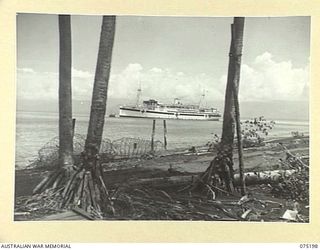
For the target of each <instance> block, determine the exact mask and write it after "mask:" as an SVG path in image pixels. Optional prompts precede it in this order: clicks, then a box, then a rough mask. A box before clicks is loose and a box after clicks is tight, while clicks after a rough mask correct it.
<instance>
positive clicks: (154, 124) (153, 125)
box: [151, 120, 156, 152]
mask: <svg viewBox="0 0 320 250" xmlns="http://www.w3.org/2000/svg"><path fill="white" fill-rule="evenodd" d="M155 131H156V120H153V121H152V134H151V152H154V135H155Z"/></svg>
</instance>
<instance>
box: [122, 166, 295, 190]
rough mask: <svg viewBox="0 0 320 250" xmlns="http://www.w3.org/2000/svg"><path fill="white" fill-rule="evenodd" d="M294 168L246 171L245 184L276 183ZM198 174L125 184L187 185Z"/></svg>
mask: <svg viewBox="0 0 320 250" xmlns="http://www.w3.org/2000/svg"><path fill="white" fill-rule="evenodd" d="M295 171H296V170H273V171H263V172H247V173H244V175H245V183H246V185H258V184H267V183H270V184H272V183H277V182H279V180H280V178H281V177H286V176H290V175H292V174H293V173H294V172H295ZM198 178H199V175H198V174H190V175H176V176H170V177H156V178H143V179H139V180H129V181H128V182H127V183H126V185H128V186H130V187H132V186H149V187H156V188H165V187H172V186H181V185H188V184H191V183H193V182H194V181H196V180H198ZM234 184H235V186H239V185H240V176H239V174H235V175H234Z"/></svg>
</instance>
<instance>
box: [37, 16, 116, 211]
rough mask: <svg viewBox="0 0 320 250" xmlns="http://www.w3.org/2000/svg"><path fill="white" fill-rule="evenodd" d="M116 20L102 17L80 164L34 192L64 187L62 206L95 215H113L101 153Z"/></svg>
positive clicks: (41, 184)
mask: <svg viewBox="0 0 320 250" xmlns="http://www.w3.org/2000/svg"><path fill="white" fill-rule="evenodd" d="M115 21H116V17H115V16H103V20H102V27H101V34H100V43H99V52H98V60H97V65H96V73H95V79H94V86H93V94H92V102H91V112H90V120H89V127H88V134H87V138H86V143H85V149H84V151H83V152H82V153H81V157H80V163H78V165H77V166H74V167H73V171H70V172H71V174H70V175H66V174H65V173H64V172H65V171H62V170H58V171H55V172H54V173H52V174H51V175H50V176H48V177H47V178H46V179H44V180H43V181H42V182H41V183H40V184H39V185H38V186H37V187H36V188H35V190H34V192H41V191H44V190H45V189H47V188H50V187H58V188H60V187H63V188H61V189H60V190H62V191H61V192H59V193H58V194H57V195H58V198H59V200H61V202H60V205H61V207H68V206H78V207H81V208H82V209H84V210H86V211H87V212H92V213H93V214H95V215H99V214H100V215H101V213H105V212H107V213H108V212H112V213H113V212H114V211H113V206H112V201H111V200H110V197H109V194H108V190H107V188H106V185H105V183H104V180H103V173H102V170H101V165H100V162H99V155H98V153H99V150H100V145H101V141H102V134H103V126H104V120H105V113H106V103H107V95H108V83H109V77H110V69H111V58H112V49H113V42H114V36H115ZM71 125H72V119H71ZM61 196H62V199H61Z"/></svg>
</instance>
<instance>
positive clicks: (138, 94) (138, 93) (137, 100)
mask: <svg viewBox="0 0 320 250" xmlns="http://www.w3.org/2000/svg"><path fill="white" fill-rule="evenodd" d="M140 96H141V82H140V83H139V88H138V89H137V99H136V107H139V102H140Z"/></svg>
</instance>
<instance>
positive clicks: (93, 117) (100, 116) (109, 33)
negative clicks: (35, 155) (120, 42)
mask: <svg viewBox="0 0 320 250" xmlns="http://www.w3.org/2000/svg"><path fill="white" fill-rule="evenodd" d="M115 21H116V17H115V16H104V17H103V20H102V28H101V34H100V44H99V53H98V61H97V66H96V73H95V79H94V86H93V93H92V101H91V112H90V120H89V127H88V133H87V139H86V143H85V150H86V151H87V152H90V154H96V153H98V152H99V149H100V145H101V140H102V134H103V126H104V120H105V114H106V104H107V97H108V83H109V77H110V69H111V58H112V48H113V42H114V35H115ZM92 150H95V151H92Z"/></svg>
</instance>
